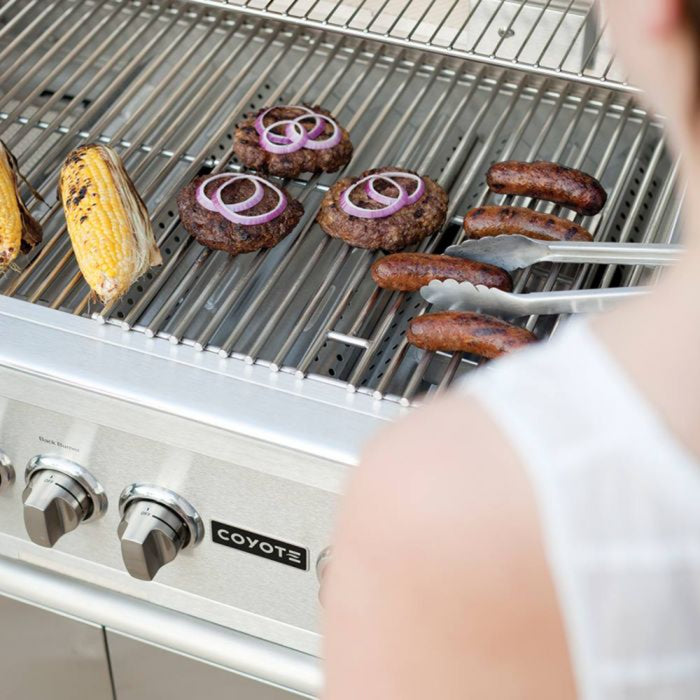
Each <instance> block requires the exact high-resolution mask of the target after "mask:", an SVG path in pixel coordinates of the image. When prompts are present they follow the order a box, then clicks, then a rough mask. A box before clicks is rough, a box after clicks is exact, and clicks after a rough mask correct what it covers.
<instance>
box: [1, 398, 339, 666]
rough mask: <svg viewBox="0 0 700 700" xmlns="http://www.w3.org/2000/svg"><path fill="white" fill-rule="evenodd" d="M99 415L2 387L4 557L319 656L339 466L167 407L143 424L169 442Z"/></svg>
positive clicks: (2, 536)
mask: <svg viewBox="0 0 700 700" xmlns="http://www.w3.org/2000/svg"><path fill="white" fill-rule="evenodd" d="M110 415H111V412H107V413H106V416H107V418H109V417H110ZM94 417H95V419H96V420H94V421H93V420H90V419H89V418H87V417H80V418H78V417H72V416H69V415H65V414H61V413H58V412H56V411H54V410H52V409H49V408H44V407H39V406H36V405H33V404H29V403H25V402H22V401H18V400H16V399H6V398H3V397H2V396H0V446H2V450H3V452H4V455H0V556H2V557H10V558H19V559H22V560H23V561H25V562H27V563H29V564H32V565H34V566H39V567H44V568H47V569H49V570H52V571H56V572H59V573H62V574H65V575H68V576H71V577H74V578H78V579H82V580H86V581H89V582H90V583H91V584H93V585H97V586H102V587H105V588H108V589H111V590H114V591H117V592H119V593H122V594H126V595H129V596H132V597H135V598H141V599H144V600H148V601H149V602H151V603H154V604H156V605H160V606H162V607H166V608H171V609H174V610H178V611H180V612H183V613H186V614H190V615H191V614H195V615H197V616H199V617H201V618H203V619H207V620H209V621H211V622H215V623H217V624H220V625H223V626H227V627H231V628H233V629H236V630H239V631H241V632H244V633H247V634H251V635H253V636H257V637H261V638H264V639H267V640H269V641H273V642H276V643H279V644H283V645H287V646H290V647H292V648H295V649H297V650H299V651H303V652H305V653H310V654H317V653H318V651H319V646H320V637H319V635H318V630H319V617H320V614H321V610H322V606H321V603H320V601H319V589H320V583H319V578H318V575H320V576H321V577H322V575H323V570H324V568H325V565H326V564H327V560H328V553H327V552H324V550H325V549H326V547H328V544H329V541H330V537H331V532H332V526H333V521H334V515H335V511H336V507H337V498H338V491H337V490H336V488H335V476H333V478H332V479H331V478H328V479H326V477H325V475H326V473H327V467H326V463H325V462H323V463H321V461H320V460H318V461H317V462H314V461H313V460H314V458H312V457H309V456H308V455H306V454H302V453H299V455H297V453H295V452H292V451H290V450H287V451H284V450H281V449H279V448H278V447H276V446H274V445H268V444H267V443H262V442H259V443H253V442H251V441H250V440H247V441H246V442H242V441H241V442H240V443H239V442H238V440H239V438H238V437H237V436H236V435H235V434H233V433H226V434H225V435H224V434H221V437H219V436H218V435H215V434H213V433H212V437H211V438H210V439H209V440H204V439H199V438H197V437H195V430H196V429H198V428H199V426H196V425H195V426H194V427H193V428H192V433H191V432H190V431H189V429H187V428H186V427H185V428H182V427H178V429H177V430H175V429H172V430H170V429H169V427H168V426H169V422H168V421H169V420H170V419H169V418H168V420H167V421H166V418H165V417H164V418H163V419H162V421H161V422H159V423H158V424H157V425H156V424H148V425H146V426H145V427H144V426H141V425H134V428H139V429H140V428H141V427H144V429H143V431H142V432H147V433H148V434H149V435H153V436H157V439H153V438H151V437H147V436H144V435H140V434H138V432H136V430H134V431H133V432H130V431H128V430H122V429H119V428H115V427H111V426H108V425H104V423H103V422H98V421H100V420H101V419H102V418H104V416H97V415H95V416H94ZM158 420H161V419H160V418H159V419H158ZM127 427H129V426H127ZM173 443H175V444H173ZM12 465H14V468H13V466H12ZM20 465H21V467H20ZM25 465H27V466H26V468H25ZM330 468H331V465H329V466H328V469H330ZM23 472H24V473H23ZM22 474H23V477H24V478H22ZM324 479H326V480H325V481H324ZM215 524H219V526H218V527H215ZM222 538H225V539H222ZM37 545H39V546H37ZM224 545H225V546H224ZM319 558H320V559H321V562H320V564H319V567H318V575H317V568H316V563H317V561H318V560H319Z"/></svg>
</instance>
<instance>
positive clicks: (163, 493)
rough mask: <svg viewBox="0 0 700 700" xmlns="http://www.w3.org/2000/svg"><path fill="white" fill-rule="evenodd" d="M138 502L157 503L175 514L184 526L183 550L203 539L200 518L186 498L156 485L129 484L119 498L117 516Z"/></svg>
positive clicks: (202, 525)
mask: <svg viewBox="0 0 700 700" xmlns="http://www.w3.org/2000/svg"><path fill="white" fill-rule="evenodd" d="M139 501H149V502H152V503H158V504H160V505H162V506H165V507H166V508H168V509H169V510H171V511H172V512H173V513H175V515H176V516H177V517H178V518H179V519H180V521H181V522H182V524H183V525H184V526H185V532H184V533H183V539H182V547H183V549H185V548H187V547H195V546H196V545H198V544H199V543H200V542H201V541H202V540H203V539H204V522H203V521H202V516H201V515H200V514H199V513H198V512H197V509H196V508H195V507H194V506H193V505H192V504H191V503H190V502H189V501H188V500H187V499H186V498H183V497H182V496H180V495H178V494H177V493H175V492H174V491H171V490H170V489H166V488H163V487H162V486H158V485H157V484H141V483H138V484H129V486H127V487H126V488H125V489H124V490H123V491H122V492H121V494H120V496H119V514H120V515H121V516H122V517H124V516H125V515H126V512H127V510H128V509H129V507H130V506H131V505H132V504H134V503H136V502H139Z"/></svg>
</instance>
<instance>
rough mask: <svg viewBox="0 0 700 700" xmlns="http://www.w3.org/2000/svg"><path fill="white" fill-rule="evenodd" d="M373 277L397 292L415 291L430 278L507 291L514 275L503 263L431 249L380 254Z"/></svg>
mask: <svg viewBox="0 0 700 700" xmlns="http://www.w3.org/2000/svg"><path fill="white" fill-rule="evenodd" d="M372 278H373V279H374V281H375V282H376V283H377V284H378V285H379V286H380V287H382V288H384V289H392V290H394V291H396V292H416V291H418V290H419V289H420V288H421V287H424V286H425V285H426V284H428V282H430V281H431V280H457V281H458V282H471V283H472V284H483V285H484V286H486V287H497V288H498V289H502V290H503V291H504V292H510V291H512V289H513V280H512V278H511V276H510V275H509V274H508V273H507V272H506V271H505V270H501V268H500V267H496V266H495V265H488V264H487V263H480V262H475V261H474V260H463V259H462V258H453V257H450V256H449V255H430V254H429V253H394V254H393V255H387V256H385V257H383V258H380V259H379V260H377V261H376V262H375V263H374V265H372Z"/></svg>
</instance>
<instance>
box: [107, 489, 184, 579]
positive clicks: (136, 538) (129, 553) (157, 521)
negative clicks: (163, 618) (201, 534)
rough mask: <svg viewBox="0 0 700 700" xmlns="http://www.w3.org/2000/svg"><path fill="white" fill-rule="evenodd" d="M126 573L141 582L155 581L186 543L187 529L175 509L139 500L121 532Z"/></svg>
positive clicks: (128, 510)
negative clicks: (161, 570)
mask: <svg viewBox="0 0 700 700" xmlns="http://www.w3.org/2000/svg"><path fill="white" fill-rule="evenodd" d="M117 533H118V534H119V540H120V542H121V550H122V560H123V561H124V566H125V567H126V570H127V571H128V572H129V574H131V576H133V577H134V578H137V579H140V580H141V581H152V580H153V579H154V578H155V575H156V574H157V573H158V572H159V571H160V569H161V568H162V567H163V566H165V565H166V564H169V563H170V562H171V561H172V560H173V559H175V557H176V556H177V555H178V553H179V552H180V549H182V546H183V542H185V541H186V537H187V527H186V526H185V524H184V523H183V522H182V520H180V518H178V517H177V515H175V513H173V512H172V511H171V510H168V509H167V508H166V507H165V506H161V505H159V504H157V503H152V502H149V501H135V502H133V503H132V504H131V505H130V506H129V507H128V508H127V509H126V512H125V513H124V516H123V517H122V521H121V522H120V523H119V527H118V529H117Z"/></svg>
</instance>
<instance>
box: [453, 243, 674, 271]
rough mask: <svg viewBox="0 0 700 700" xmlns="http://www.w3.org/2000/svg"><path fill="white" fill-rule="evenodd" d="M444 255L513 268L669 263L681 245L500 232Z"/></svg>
mask: <svg viewBox="0 0 700 700" xmlns="http://www.w3.org/2000/svg"><path fill="white" fill-rule="evenodd" d="M445 253H446V254H447V255H452V256H455V257H458V258H466V259H468V260H476V261H479V262H484V263H490V264H491V265H497V266H498V267H501V268H503V269H504V270H508V271H509V272H512V271H513V270H520V269H523V268H526V267H530V266H531V265H534V264H536V263H538V262H556V263H572V262H577V263H596V264H602V263H608V264H614V265H652V266H655V265H672V264H673V263H676V262H678V261H679V260H680V259H681V257H682V255H683V249H682V247H681V246H678V245H664V244H662V243H652V244H646V245H645V244H644V243H586V242H577V241H564V242H550V241H539V240H534V239H532V238H528V237H527V236H520V235H501V236H489V237H486V238H478V239H470V240H466V241H463V242H462V243H460V244H459V245H454V246H450V247H449V248H447V250H446V251H445Z"/></svg>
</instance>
